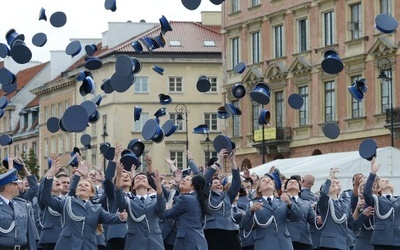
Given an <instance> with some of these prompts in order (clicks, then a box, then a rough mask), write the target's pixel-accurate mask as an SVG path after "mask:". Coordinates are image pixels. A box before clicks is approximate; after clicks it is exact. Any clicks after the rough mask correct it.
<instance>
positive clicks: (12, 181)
mask: <svg viewBox="0 0 400 250" xmlns="http://www.w3.org/2000/svg"><path fill="white" fill-rule="evenodd" d="M12 160H13V159H12V157H9V163H10V162H12ZM20 182H21V181H20V180H18V177H17V170H16V169H14V168H13V166H12V163H11V164H9V170H8V171H7V172H6V173H5V174H2V175H0V249H2V250H8V249H10V250H11V249H13V250H14V249H21V250H25V249H26V250H27V249H29V250H32V249H36V241H37V240H38V239H39V235H38V233H37V229H36V227H35V223H34V221H33V218H34V216H33V210H32V206H31V204H30V203H29V202H27V201H26V200H24V199H22V198H19V197H18V195H19V188H18V183H20Z"/></svg>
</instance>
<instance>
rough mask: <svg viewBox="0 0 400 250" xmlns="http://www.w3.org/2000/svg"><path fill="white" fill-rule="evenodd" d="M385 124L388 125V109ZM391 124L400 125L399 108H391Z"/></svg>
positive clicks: (389, 121)
mask: <svg viewBox="0 0 400 250" xmlns="http://www.w3.org/2000/svg"><path fill="white" fill-rule="evenodd" d="M386 123H387V124H390V123H391V120H390V109H386ZM393 123H394V124H396V123H400V107H397V108H393Z"/></svg>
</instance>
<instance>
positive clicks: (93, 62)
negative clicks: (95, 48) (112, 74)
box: [85, 56, 103, 70]
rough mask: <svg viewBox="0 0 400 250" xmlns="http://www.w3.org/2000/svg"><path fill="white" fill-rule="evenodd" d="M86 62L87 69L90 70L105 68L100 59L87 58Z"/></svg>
mask: <svg viewBox="0 0 400 250" xmlns="http://www.w3.org/2000/svg"><path fill="white" fill-rule="evenodd" d="M85 61H86V62H85V68H87V69H88V70H97V69H100V68H101V67H102V66H103V62H102V61H101V60H100V58H98V57H94V56H90V57H86V58H85Z"/></svg>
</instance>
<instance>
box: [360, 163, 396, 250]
mask: <svg viewBox="0 0 400 250" xmlns="http://www.w3.org/2000/svg"><path fill="white" fill-rule="evenodd" d="M380 166H381V164H377V163H376V162H375V157H373V159H372V160H371V173H370V174H369V176H368V179H367V182H366V183H365V187H364V192H363V195H364V199H365V203H366V204H367V206H373V207H374V211H375V216H374V217H375V224H374V230H373V232H372V238H371V244H372V245H373V246H374V249H375V250H395V249H397V250H398V249H400V230H399V229H400V216H398V215H399V214H400V199H399V198H397V197H394V196H393V192H394V186H393V184H392V183H391V182H390V181H389V180H388V179H385V178H380V180H379V182H378V184H377V192H380V193H381V196H380V197H378V196H376V195H374V194H373V191H372V186H373V184H374V181H375V178H376V173H377V172H378V170H379V168H380Z"/></svg>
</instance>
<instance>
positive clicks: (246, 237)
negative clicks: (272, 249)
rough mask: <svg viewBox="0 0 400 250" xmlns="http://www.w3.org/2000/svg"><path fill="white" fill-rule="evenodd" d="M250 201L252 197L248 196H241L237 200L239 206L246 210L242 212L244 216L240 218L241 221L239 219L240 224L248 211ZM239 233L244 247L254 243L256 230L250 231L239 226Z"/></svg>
mask: <svg viewBox="0 0 400 250" xmlns="http://www.w3.org/2000/svg"><path fill="white" fill-rule="evenodd" d="M249 201H250V198H249V197H248V196H240V197H239V199H238V201H237V206H238V208H240V210H241V211H244V212H245V213H244V214H242V218H241V219H240V221H238V222H237V223H238V224H239V225H240V222H241V221H242V219H243V217H244V216H245V215H246V211H247V205H248V203H249ZM239 230H240V231H239V235H240V241H241V243H242V247H247V246H252V245H254V239H253V236H254V231H253V230H250V231H246V230H244V229H243V228H241V227H240V228H239Z"/></svg>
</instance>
